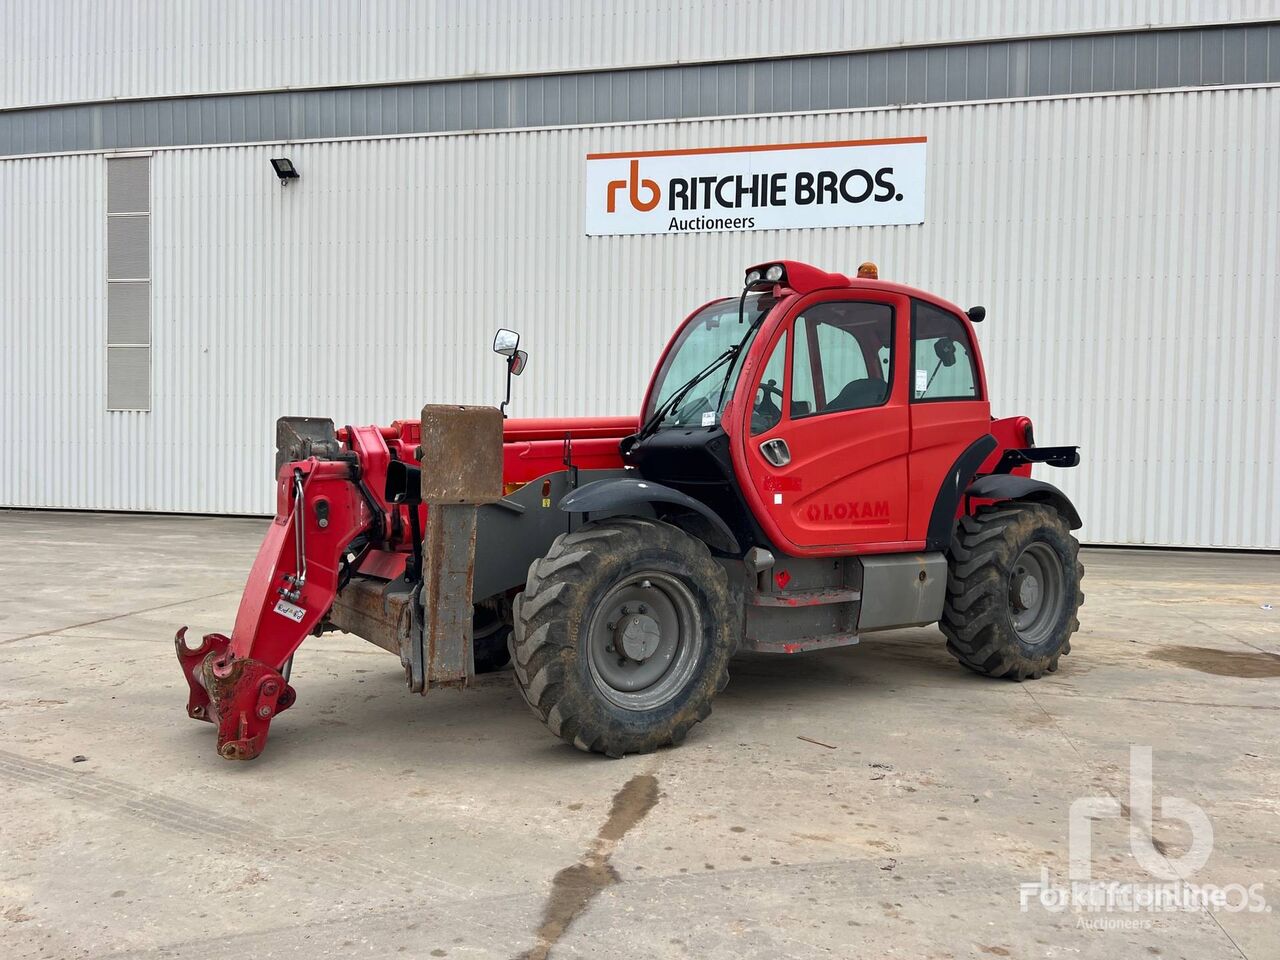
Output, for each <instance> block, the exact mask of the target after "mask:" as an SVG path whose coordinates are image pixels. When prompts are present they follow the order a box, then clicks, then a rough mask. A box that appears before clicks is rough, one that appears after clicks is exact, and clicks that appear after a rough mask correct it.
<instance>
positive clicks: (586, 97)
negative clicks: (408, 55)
mask: <svg viewBox="0 0 1280 960" xmlns="http://www.w3.org/2000/svg"><path fill="white" fill-rule="evenodd" d="M1228 47H1231V48H1232V49H1235V48H1237V47H1238V48H1239V52H1238V56H1239V59H1238V60H1232V61H1231V66H1232V69H1231V70H1230V71H1228V70H1227V69H1226V68H1227V60H1226V59H1225V58H1226V56H1227V54H1226V52H1225V51H1226V49H1227V48H1228ZM1228 73H1230V75H1231V76H1232V77H1235V76H1241V77H1244V76H1248V77H1253V78H1254V80H1255V81H1256V82H1258V83H1280V24H1277V25H1268V24H1254V25H1251V26H1239V27H1197V28H1191V29H1186V30H1170V31H1166V32H1163V33H1160V34H1159V35H1151V34H1149V33H1127V34H1125V33H1121V34H1114V33H1108V34H1098V35H1096V36H1086V37H1074V38H1072V39H1070V40H1064V39H1062V38H1051V39H1046V38H1040V39H1031V40H1008V41H995V42H986V43H962V44H953V45H949V46H935V47H912V48H910V49H905V50H883V51H877V52H872V53H867V52H863V53H836V54H826V55H822V56H810V57H793V58H790V59H773V60H756V61H752V62H750V63H711V64H696V65H692V66H669V67H653V68H648V69H643V70H611V71H595V72H589V73H575V74H559V75H546V76H535V77H512V78H504V79H492V78H490V79H484V78H481V79H468V80H449V81H438V82H435V83H415V84H408V85H403V86H395V87H365V88H358V89H350V88H342V89H334V90H309V91H299V92H295V93H245V94H233V95H230V96H223V97H188V98H182V99H170V100H150V101H125V102H120V103H100V104H94V105H93V106H90V107H87V108H86V107H83V106H70V107H37V108H33V109H31V110H10V111H0V156H14V155H22V154H37V153H54V152H59V151H69V150H100V149H103V148H106V147H111V148H117V149H123V150H138V149H149V148H151V147H157V146H174V145H186V144H190V145H198V144H209V143H245V142H255V141H259V142H265V141H272V140H316V139H325V138H330V137H353V136H361V137H362V136H385V135H395V134H404V133H427V132H438V131H446V130H485V129H495V128H514V127H537V126H580V125H586V124H594V123H623V122H630V121H634V120H659V119H661V120H669V119H670V120H674V119H690V118H695V117H714V116H745V115H750V114H761V113H790V112H807V111H813V110H839V109H845V108H848V107H879V106H889V105H901V104H908V103H923V102H930V103H947V102H958V101H962V100H993V99H1000V98H1006V97H1032V96H1037V97H1039V96H1057V95H1061V94H1070V93H1097V92H1102V91H1123V90H1145V89H1155V88H1159V87H1189V86H1204V85H1209V84H1214V83H1225V82H1227V81H1226V79H1225V77H1226V76H1227V75H1228ZM85 109H88V110H89V111H90V113H91V114H92V117H93V122H92V123H90V124H88V125H85V126H83V127H77V126H74V125H68V124H67V123H62V122H60V117H61V116H62V115H63V114H70V113H75V114H79V112H80V111H82V110H85ZM153 116H154V117H155V122H152V121H151V119H150V118H152V117H153ZM206 121H208V122H206ZM119 163H120V164H121V165H128V164H135V165H138V166H139V168H140V170H141V171H142V173H141V175H142V176H144V177H145V171H146V160H145V159H138V160H121V161H119ZM140 186H141V189H143V190H145V189H146V181H145V179H144V180H142V182H141V185H140Z"/></svg>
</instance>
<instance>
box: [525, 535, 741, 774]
mask: <svg viewBox="0 0 1280 960" xmlns="http://www.w3.org/2000/svg"><path fill="white" fill-rule="evenodd" d="M732 624H733V618H732V616H731V611H730V601H729V587H728V579H727V577H726V575H725V572H724V570H723V569H722V568H721V567H720V565H719V564H718V563H716V562H715V561H714V560H713V559H712V558H711V554H710V552H709V551H708V550H707V547H706V545H705V544H704V543H702V541H700V540H697V539H695V538H693V537H691V536H689V535H688V534H686V533H684V532H683V531H681V530H679V529H677V528H676V527H673V526H671V525H670V524H666V523H661V522H659V521H657V520H648V519H642V518H630V517H629V518H618V519H609V520H603V521H598V522H593V523H587V524H584V525H583V526H582V527H581V528H580V529H579V530H577V531H575V532H573V533H569V534H564V535H562V536H560V537H557V538H556V540H555V542H554V543H553V544H552V545H551V549H550V550H549V551H548V553H547V555H546V556H545V557H543V558H542V559H541V560H536V561H534V563H533V564H532V565H531V566H530V568H529V578H528V582H527V584H526V586H525V590H524V592H523V593H521V594H520V595H519V596H518V597H517V598H516V603H515V629H514V630H513V632H512V640H511V659H512V662H513V664H514V667H515V674H516V685H517V686H518V687H519V689H520V692H521V694H522V695H523V696H524V699H525V701H526V702H527V703H528V704H529V706H530V708H531V709H532V710H533V712H534V714H535V715H537V717H538V719H539V720H541V721H542V722H543V723H544V724H545V725H546V726H547V728H548V729H549V730H551V732H552V733H554V734H555V735H556V736H558V737H560V738H561V739H562V740H564V741H566V742H568V743H572V744H573V745H574V746H575V747H577V748H578V749H579V750H586V751H592V752H596V753H605V754H608V755H609V756H612V757H620V756H623V755H625V754H628V753H648V752H650V751H652V750H656V749H658V748H659V747H664V746H669V745H671V744H675V743H679V742H680V741H681V740H683V739H684V737H685V735H686V734H687V733H688V732H689V729H690V728H691V727H692V726H693V725H694V724H695V723H698V722H699V721H700V720H703V719H705V718H706V717H707V716H708V715H709V714H710V712H711V701H712V699H713V698H714V697H715V695H716V694H717V693H718V692H719V691H720V690H722V689H723V688H724V686H725V684H726V683H727V682H728V680H729V657H730V655H731V654H732V647H733V644H732Z"/></svg>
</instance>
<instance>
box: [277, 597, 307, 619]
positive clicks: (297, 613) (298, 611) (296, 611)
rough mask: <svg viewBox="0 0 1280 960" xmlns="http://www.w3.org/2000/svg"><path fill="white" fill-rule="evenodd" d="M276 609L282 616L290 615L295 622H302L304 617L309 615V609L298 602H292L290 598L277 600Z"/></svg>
mask: <svg viewBox="0 0 1280 960" xmlns="http://www.w3.org/2000/svg"><path fill="white" fill-rule="evenodd" d="M275 611H276V613H278V614H280V616H282V617H288V618H289V619H290V620H292V621H293V622H294V623H301V622H302V618H303V617H305V616H306V615H307V611H305V610H303V609H302V608H301V607H299V606H297V605H296V604H292V603H290V602H289V601H288V600H277V601H276V605H275Z"/></svg>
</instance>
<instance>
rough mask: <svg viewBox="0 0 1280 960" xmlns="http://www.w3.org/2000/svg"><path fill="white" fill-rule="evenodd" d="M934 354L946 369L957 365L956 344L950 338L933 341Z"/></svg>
mask: <svg viewBox="0 0 1280 960" xmlns="http://www.w3.org/2000/svg"><path fill="white" fill-rule="evenodd" d="M933 352H934V353H935V354H937V357H938V359H939V360H940V361H942V365H943V366H944V367H954V366H955V365H956V342H955V341H954V340H952V339H951V338H950V337H939V338H938V339H937V340H935V341H933Z"/></svg>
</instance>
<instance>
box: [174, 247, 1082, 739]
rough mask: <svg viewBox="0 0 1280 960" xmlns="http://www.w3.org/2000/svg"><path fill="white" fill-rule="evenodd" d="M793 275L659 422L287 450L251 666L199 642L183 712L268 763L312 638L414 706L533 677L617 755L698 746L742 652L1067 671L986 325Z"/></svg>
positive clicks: (438, 426) (705, 363) (545, 697)
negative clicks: (996, 402) (866, 645)
mask: <svg viewBox="0 0 1280 960" xmlns="http://www.w3.org/2000/svg"><path fill="white" fill-rule="evenodd" d="M864 267H865V268H866V269H861V270H859V275H858V276H857V277H855V278H850V277H847V276H844V275H842V274H838V273H828V272H826V271H823V270H819V269H817V268H815V267H812V266H809V265H807V264H804V263H799V262H795V261H786V260H780V261H773V262H769V263H765V264H761V265H759V266H755V267H752V268H751V269H750V270H748V271H747V273H746V280H745V284H744V286H743V288H742V291H741V294H740V295H738V296H736V297H726V298H722V299H717V300H713V301H712V302H710V303H708V304H706V305H704V306H702V307H700V308H698V309H697V310H695V311H694V312H693V313H692V314H691V315H690V316H689V317H688V318H687V319H686V320H685V321H684V323H683V324H681V325H680V327H679V329H678V330H677V331H676V333H675V335H674V336H673V337H672V339H671V341H670V342H669V343H668V344H667V347H666V349H665V350H664V351H663V354H662V357H661V359H660V361H659V363H658V367H657V370H656V371H655V373H654V375H653V377H652V380H651V382H650V384H649V389H648V392H647V394H646V396H645V399H644V403H643V405H642V408H641V409H642V413H641V416H640V417H639V418H632V417H598V418H584V419H559V420H554V419H547V420H520V419H505V415H504V412H503V411H504V410H505V407H506V404H507V402H508V401H509V399H510V396H511V382H512V381H511V378H512V376H515V375H518V374H520V373H521V372H522V371H523V369H524V366H525V364H526V362H527V355H526V354H525V353H524V351H521V350H519V349H518V347H519V336H518V335H517V334H515V333H514V332H512V331H509V330H500V331H499V332H498V334H497V336H496V338H495V340H494V350H495V351H496V352H497V353H499V354H501V355H503V356H504V357H506V362H507V400H504V401H503V404H502V407H501V408H493V407H459V406H447V405H445V406H427V407H424V408H423V411H422V416H421V418H420V419H419V420H416V421H414V420H398V421H396V422H394V423H392V424H391V425H390V426H389V427H376V426H370V427H351V426H345V427H341V428H335V426H334V424H333V422H332V421H330V420H323V419H313V418H303V417H285V418H282V419H281V420H279V421H278V422H277V437H276V471H277V472H276V515H275V519H274V520H273V521H272V523H271V525H270V527H269V529H268V532H267V536H266V539H265V540H264V541H263V544H262V547H261V549H260V550H259V552H258V556H257V559H256V560H255V562H254V564H253V568H252V570H251V572H250V574H249V580H248V583H247V585H246V587H245V592H244V596H243V598H242V599H241V602H240V608H239V612H238V613H237V615H236V620H235V625H234V627H233V629H232V631H231V636H230V637H229V638H228V637H226V636H222V635H220V634H210V635H208V636H206V637H205V638H204V639H203V642H201V643H200V644H199V646H197V647H194V648H192V647H190V646H188V645H187V643H186V641H185V637H184V635H185V631H186V628H185V627H184V628H183V629H182V630H179V631H178V635H177V637H176V638H175V642H176V646H177V652H178V659H179V661H180V663H181V665H182V669H183V672H184V673H185V675H186V678H187V682H188V685H189V687H190V698H189V701H188V707H187V712H188V714H189V715H190V716H192V717H195V718H197V719H200V720H207V721H210V722H212V723H214V724H216V725H217V727H218V752H219V754H220V755H221V756H223V757H226V758H228V759H241V760H244V759H251V758H253V757H256V756H257V755H258V754H259V753H261V751H262V749H263V746H264V744H265V742H266V739H267V732H268V729H269V727H270V724H271V721H272V719H273V718H274V717H275V716H276V715H277V714H278V713H280V712H281V711H283V710H285V709H287V708H288V707H289V706H290V705H291V704H292V703H293V702H294V699H295V694H294V690H293V688H292V687H291V686H290V685H289V669H290V666H291V665H292V662H293V657H294V653H295V651H296V650H297V649H298V646H299V645H300V644H301V643H302V642H303V640H304V639H306V637H307V636H308V635H311V634H320V633H322V632H324V631H326V630H344V631H346V632H349V633H354V634H357V635H359V636H361V637H364V638H365V639H367V640H369V641H370V642H372V643H374V644H377V645H378V646H381V647H383V648H385V649H387V650H388V651H390V652H392V653H396V654H398V655H399V657H400V660H401V663H402V664H403V666H404V669H405V677H406V680H407V683H408V685H409V688H410V689H411V690H413V691H416V692H420V693H425V692H426V691H427V690H429V689H431V688H433V687H447V686H454V687H463V686H466V685H467V684H468V683H469V682H470V680H471V678H472V677H473V676H474V675H475V674H476V673H478V672H484V671H488V670H495V669H499V668H501V667H503V666H505V665H506V663H507V661H508V659H510V661H511V662H512V665H513V667H514V671H513V672H514V674H515V679H516V684H517V686H518V687H519V689H520V692H521V694H522V695H523V696H524V699H525V700H526V701H527V702H528V704H529V706H530V708H532V710H533V712H534V713H535V714H536V715H537V716H538V718H539V719H540V720H542V722H543V723H544V724H546V726H547V727H548V728H549V729H550V730H551V731H552V732H553V733H555V734H556V735H557V736H559V737H561V738H562V739H564V740H565V741H567V742H569V743H572V744H574V745H575V746H576V747H578V748H579V749H582V750H589V751H595V752H598V753H604V754H608V755H610V756H621V755H623V754H627V753H640V752H645V751H649V750H654V749H656V748H658V747H662V746H666V745H669V744H674V743H678V742H680V741H681V740H682V739H683V738H684V736H685V735H686V733H687V732H688V730H689V728H690V727H692V726H693V725H694V724H695V723H697V722H698V721H699V720H702V719H704V718H705V717H706V716H707V715H708V714H709V713H710V711H711V701H712V699H713V698H714V696H715V695H716V693H717V692H719V691H720V690H722V689H723V688H724V686H725V684H726V683H727V682H728V679H729V672H728V667H729V660H730V658H731V657H732V656H733V654H734V653H735V652H737V651H739V650H754V651H763V652H773V653H780V654H791V653H798V652H801V651H805V650H821V649H827V648H830V647H838V646H842V645H846V644H853V643H857V642H858V638H859V637H860V636H861V635H863V634H867V633H871V632H873V631H878V630H888V629H892V628H896V627H910V626H922V625H926V624H931V623H935V622H936V623H938V624H939V626H940V627H941V629H942V633H943V634H944V635H945V636H946V639H947V649H948V650H950V651H951V653H952V654H953V655H954V656H955V657H956V658H957V659H958V660H959V661H960V662H961V663H962V664H964V665H965V666H966V667H969V668H970V669H972V670H975V671H978V672H979V673H983V674H987V675H989V676H993V677H1008V678H1011V679H1015V680H1024V679H1032V678H1037V677H1040V676H1041V675H1042V674H1044V673H1045V672H1047V671H1053V670H1055V669H1057V666H1058V659H1059V657H1061V656H1062V655H1063V654H1066V653H1067V652H1068V651H1069V649H1070V638H1071V634H1072V633H1074V632H1075V631H1076V630H1077V629H1078V628H1079V622H1078V620H1077V619H1076V614H1077V611H1078V609H1079V606H1080V604H1081V603H1082V602H1083V599H1084V597H1083V594H1082V593H1081V592H1080V580H1081V577H1082V576H1083V573H1084V570H1083V568H1082V567H1081V565H1080V562H1079V560H1078V557H1077V551H1078V544H1077V542H1076V540H1075V538H1074V537H1073V536H1072V531H1073V530H1075V529H1077V528H1078V527H1079V526H1080V518H1079V515H1078V514H1077V512H1076V509H1075V507H1074V506H1072V504H1071V502H1070V501H1069V500H1068V499H1067V497H1066V496H1065V495H1064V494H1063V493H1062V492H1061V491H1060V490H1058V489H1057V488H1056V487H1054V486H1051V485H1050V484H1048V483H1044V482H1042V481H1038V480H1033V479H1031V476H1030V473H1031V465H1032V464H1034V463H1046V464H1051V465H1053V466H1058V467H1070V466H1075V465H1076V464H1077V463H1078V462H1079V455H1078V453H1077V449H1076V448H1075V447H1037V446H1035V443H1034V440H1033V437H1032V426H1031V421H1030V420H1029V419H1028V418H1027V417H1025V416H1019V417H1009V418H1003V419H993V418H992V416H991V413H990V404H989V402H988V400H987V396H988V394H987V380H986V375H985V372H984V370H983V366H982V361H981V357H980V355H979V352H978V345H977V342H976V340H975V339H974V336H973V332H974V331H973V324H974V323H975V322H978V321H981V320H982V319H983V317H984V315H985V310H984V309H983V308H981V307H974V308H972V309H970V310H968V311H965V310H961V309H960V308H958V307H956V306H955V305H953V304H951V303H948V302H947V301H945V300H942V299H940V298H938V297H936V296H933V295H931V294H929V293H925V292H924V291H922V290H917V289H913V288H911V287H907V286H902V285H900V284H896V283H890V282H886V281H881V280H879V279H876V278H875V276H874V274H875V271H874V267H872V266H871V265H869V264H868V265H864Z"/></svg>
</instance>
